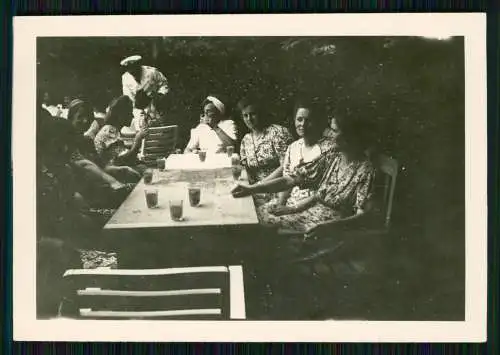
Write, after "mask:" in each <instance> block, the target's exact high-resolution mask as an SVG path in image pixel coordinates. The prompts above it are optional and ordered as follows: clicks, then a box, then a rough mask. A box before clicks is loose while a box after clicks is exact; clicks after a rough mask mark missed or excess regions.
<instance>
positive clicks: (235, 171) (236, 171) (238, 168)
mask: <svg viewBox="0 0 500 355" xmlns="http://www.w3.org/2000/svg"><path fill="white" fill-rule="evenodd" d="M231 170H232V173H233V179H234V180H239V179H240V176H241V171H242V170H243V168H242V166H241V165H239V164H237V165H232V166H231Z"/></svg>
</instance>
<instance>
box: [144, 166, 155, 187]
mask: <svg viewBox="0 0 500 355" xmlns="http://www.w3.org/2000/svg"><path fill="white" fill-rule="evenodd" d="M143 177H144V183H145V184H148V185H149V184H151V183H152V182H153V170H152V169H146V171H145V172H144V175H143Z"/></svg>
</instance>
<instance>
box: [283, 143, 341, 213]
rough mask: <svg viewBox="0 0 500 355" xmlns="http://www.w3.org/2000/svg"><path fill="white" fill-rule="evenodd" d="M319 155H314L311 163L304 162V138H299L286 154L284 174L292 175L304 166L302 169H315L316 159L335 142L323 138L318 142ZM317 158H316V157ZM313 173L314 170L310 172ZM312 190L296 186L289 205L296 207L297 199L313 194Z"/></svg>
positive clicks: (288, 201)
mask: <svg viewBox="0 0 500 355" xmlns="http://www.w3.org/2000/svg"><path fill="white" fill-rule="evenodd" d="M317 147H318V156H317V157H313V160H311V162H310V163H311V164H304V157H303V153H302V152H303V149H304V139H302V138H301V139H298V140H296V141H295V142H293V143H292V144H291V145H290V146H289V147H288V150H287V152H286V155H285V160H284V162H283V175H284V176H291V175H292V174H293V173H294V171H295V169H297V167H299V166H302V169H314V168H315V167H317V164H315V162H316V159H318V158H319V157H321V155H322V154H326V153H328V152H329V151H330V150H331V149H332V147H333V142H332V141H331V140H329V139H321V140H320V141H319V142H318V144H317ZM314 158H316V159H314ZM310 174H312V172H310ZM312 193H313V192H312V191H311V190H310V189H309V188H307V187H301V186H295V187H293V189H292V191H291V193H290V197H289V198H288V200H287V206H290V207H295V206H296V204H297V201H300V200H302V199H304V198H306V197H309V196H311V195H312Z"/></svg>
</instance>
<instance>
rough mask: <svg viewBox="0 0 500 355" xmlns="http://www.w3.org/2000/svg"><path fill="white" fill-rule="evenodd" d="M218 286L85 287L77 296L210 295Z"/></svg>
mask: <svg viewBox="0 0 500 355" xmlns="http://www.w3.org/2000/svg"><path fill="white" fill-rule="evenodd" d="M220 293H221V289H220V288H199V289H191V290H168V291H124V290H102V289H100V288H86V289H85V290H78V291H77V294H78V295H79V296H126V297H164V296H187V295H210V294H217V295H218V294H220Z"/></svg>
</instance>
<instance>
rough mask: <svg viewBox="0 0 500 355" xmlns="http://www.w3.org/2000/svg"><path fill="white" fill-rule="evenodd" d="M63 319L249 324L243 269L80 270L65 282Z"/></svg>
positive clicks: (71, 271) (67, 275)
mask: <svg viewBox="0 0 500 355" xmlns="http://www.w3.org/2000/svg"><path fill="white" fill-rule="evenodd" d="M63 279H64V281H65V287H66V288H65V295H64V299H63V301H62V302H61V305H60V307H59V316H60V317H64V318H79V319H81V318H84V319H196V320H199V319H204V320H220V319H245V317H246V315H245V292H244V282H243V268H242V266H240V265H232V266H212V267H186V268H170V269H143V270H125V269H124V270H120V269H78V270H67V271H66V272H65V273H64V277H63Z"/></svg>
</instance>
